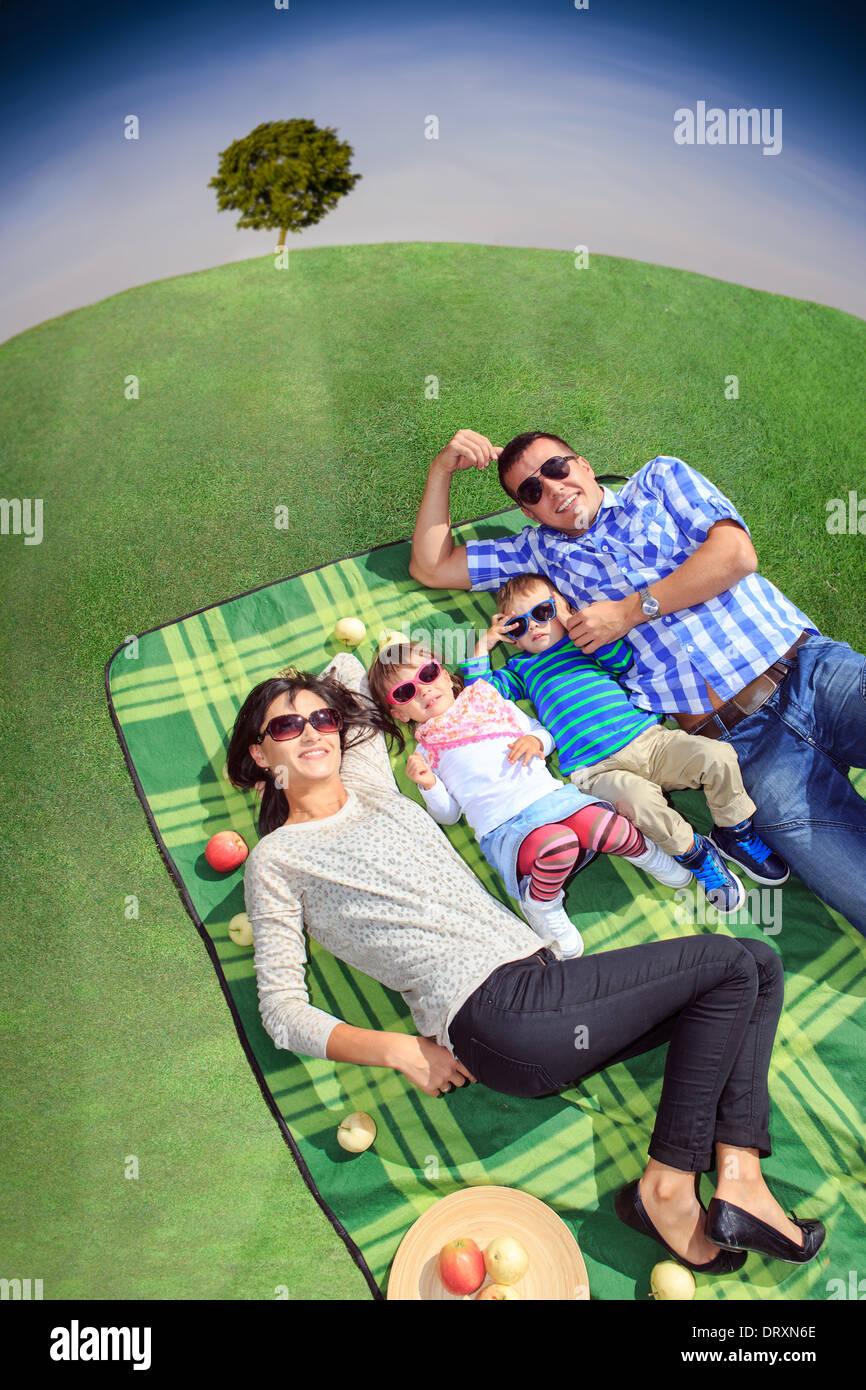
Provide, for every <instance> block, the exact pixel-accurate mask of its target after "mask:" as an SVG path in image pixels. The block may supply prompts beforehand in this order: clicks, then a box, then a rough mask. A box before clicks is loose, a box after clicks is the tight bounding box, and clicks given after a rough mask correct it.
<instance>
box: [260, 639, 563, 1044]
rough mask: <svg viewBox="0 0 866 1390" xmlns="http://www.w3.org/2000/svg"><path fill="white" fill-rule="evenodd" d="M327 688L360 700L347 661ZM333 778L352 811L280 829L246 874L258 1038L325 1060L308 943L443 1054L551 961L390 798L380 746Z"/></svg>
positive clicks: (351, 755) (352, 752)
mask: <svg viewBox="0 0 866 1390" xmlns="http://www.w3.org/2000/svg"><path fill="white" fill-rule="evenodd" d="M327 674H329V675H334V676H336V677H337V678H338V679H339V680H340V681H341V682H342V684H344V685H346V686H347V687H349V688H351V689H354V690H357V689H359V688H360V689H365V690H366V677H365V673H364V668H363V667H362V665H361V663H360V662H359V661H358V660H357V658H355V657H353V656H351V655H349V654H348V653H341V654H340V655H339V656H337V657H336V658H335V660H334V661H333V662H332V663H331V665H330V666H329V667H328V668H327ZM340 776H341V779H342V782H343V786H344V787H345V789H346V792H347V794H348V799H347V801H346V804H345V805H344V806H343V807H342V808H341V809H340V810H339V811H337V812H336V813H335V814H334V815H332V816H327V817H326V818H325V819H324V820H317V821H309V822H304V823H301V824H298V825H284V826H281V827H280V828H279V829H278V830H274V831H272V832H271V834H270V835H265V836H264V837H263V838H262V839H261V840H260V841H259V843H258V844H257V845H256V847H255V849H254V850H253V851H252V853H251V854H250V856H249V858H248V860H247V865H246V872H245V876H244V891H245V896H246V907H247V912H248V914H249V917H250V921H251V923H252V928H253V936H254V940H255V967H256V977H257V983H258V991H259V1006H260V1009H261V1015H262V1021H263V1023H264V1026H265V1029H266V1031H267V1032H268V1034H269V1035H270V1037H271V1038H272V1039H273V1040H274V1042H275V1044H276V1045H277V1047H284V1048H290V1049H291V1050H292V1051H294V1052H301V1053H304V1054H305V1055H307V1056H311V1057H326V1056H327V1051H326V1048H327V1042H328V1038H329V1036H330V1034H331V1031H332V1029H333V1028H334V1027H335V1026H336V1024H337V1023H339V1022H340V1020H339V1019H337V1018H335V1017H334V1016H333V1015H332V1014H328V1013H325V1012H324V1011H323V1010H322V1009H317V1008H315V1007H314V1006H313V1005H312V1004H311V1003H310V999H309V994H308V991H307V986H306V983H305V979H304V966H305V963H306V959H307V952H306V942H305V935H304V933H305V932H307V933H308V934H309V935H310V936H312V937H313V938H314V939H315V940H316V941H318V942H319V943H320V944H321V945H322V946H324V947H326V949H327V950H329V951H330V952H331V953H332V954H333V955H334V956H336V957H338V958H339V959H340V960H343V961H346V962H347V963H348V964H349V965H351V966H354V967H355V969H357V970H361V971H363V972H364V973H365V974H367V975H371V976H372V977H373V979H375V980H378V981H379V982H380V983H381V984H383V985H385V986H387V988H388V989H392V990H395V991H396V992H397V993H399V994H402V995H403V998H404V999H405V1000H406V1003H407V1005H408V1006H409V1009H410V1012H411V1014H412V1018H413V1020H414V1023H415V1026H416V1027H417V1029H418V1032H419V1034H421V1035H422V1036H424V1037H433V1038H435V1039H436V1041H437V1042H439V1043H441V1044H442V1045H443V1046H444V1047H448V1048H450V1041H449V1038H448V1024H449V1023H450V1021H451V1019H452V1018H453V1017H454V1015H455V1014H456V1013H457V1011H458V1010H459V1009H460V1007H461V1006H462V1005H463V1004H464V1003H465V1002H466V1000H467V999H468V998H469V996H470V994H472V993H473V992H474V991H475V990H476V989H477V988H478V986H479V985H481V984H482V983H483V982H484V980H485V979H486V978H487V976H488V975H489V974H490V973H491V972H492V971H493V970H495V969H496V968H497V966H499V965H503V964H505V963H506V962H507V961H512V960H522V959H523V958H524V957H526V956H530V955H532V954H533V953H534V952H535V951H537V950H539V948H540V947H541V946H542V945H548V946H549V947H550V949H551V950H553V951H554V952H555V954H557V955H558V954H559V948H558V946H557V945H556V944H555V943H554V942H553V941H550V942H544V941H542V940H540V939H539V937H538V936H537V935H536V934H535V932H534V931H533V930H532V929H531V927H529V926H528V925H527V924H526V923H525V922H523V921H522V920H521V919H520V918H519V917H515V916H514V914H513V913H512V912H509V911H508V909H507V908H505V907H503V906H502V904H501V903H499V902H497V901H496V899H495V898H493V897H491V896H490V894H489V893H488V892H487V890H486V889H485V888H484V887H483V886H482V884H481V882H480V881H479V879H477V878H476V876H475V875H474V874H473V873H472V871H471V869H469V867H468V866H467V865H466V864H465V863H464V861H463V860H462V859H461V858H460V855H459V854H457V852H456V850H454V849H453V848H452V846H451V845H450V844H449V842H448V840H447V839H446V838H445V836H444V835H443V833H442V831H441V830H440V829H439V827H438V826H437V825H436V824H435V822H434V821H433V820H432V818H431V817H430V815H428V813H427V811H426V810H425V809H424V808H423V807H422V806H419V805H418V803H417V802H415V801H412V800H410V799H409V798H408V797H406V796H404V795H403V794H402V792H400V791H399V789H398V787H397V784H396V782H395V781H394V777H393V774H392V772H391V767H390V764H389V762H388V754H387V750H386V748H385V742H384V739H383V738H382V737H381V735H376V737H375V738H373V739H370V740H368V741H367V742H365V743H362V744H361V745H360V746H359V747H357V748H354V749H349V750H348V751H347V752H346V753H345V754H344V755H343V761H342V764H341V768H340Z"/></svg>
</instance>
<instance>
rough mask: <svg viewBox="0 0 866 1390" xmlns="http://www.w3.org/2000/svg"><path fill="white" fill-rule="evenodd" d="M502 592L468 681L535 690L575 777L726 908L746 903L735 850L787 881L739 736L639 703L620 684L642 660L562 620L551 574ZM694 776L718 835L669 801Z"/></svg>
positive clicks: (755, 867) (534, 698)
mask: <svg viewBox="0 0 866 1390" xmlns="http://www.w3.org/2000/svg"><path fill="white" fill-rule="evenodd" d="M496 602H497V605H498V608H499V612H498V613H497V614H496V617H495V618H494V620H493V624H492V626H491V627H490V629H489V630H488V631H487V632H486V633H485V634H484V636H483V637H482V638H481V639H480V640H479V642H478V643H477V645H476V648H475V657H474V659H473V660H471V661H468V662H466V663H464V665H463V667H462V670H463V674H464V676H465V679H466V683H467V684H470V683H471V682H472V681H476V680H479V679H483V680H486V681H489V682H490V683H491V684H492V685H493V686H495V687H496V689H497V690H498V691H499V692H500V694H502V695H504V696H506V697H507V698H508V699H510V700H521V699H524V700H531V702H532V704H533V705H534V706H535V711H536V714H537V716H538V719H539V722H540V723H541V724H543V725H544V726H545V727H546V728H547V729H549V730H550V733H551V734H552V735H553V738H554V740H555V742H556V747H557V752H558V754H559V767H560V771H561V772H562V774H563V776H568V777H570V778H571V781H572V782H574V783H576V784H577V785H578V786H579V787H580V789H581V791H584V792H589V793H592V794H593V795H595V796H598V797H600V798H601V799H602V800H604V801H610V802H612V803H613V804H614V805H615V806H616V808H617V810H618V811H619V812H620V814H621V815H624V816H627V817H628V819H629V820H631V821H632V822H633V824H634V825H636V826H637V827H638V829H639V830H642V831H643V833H644V834H645V835H646V836H647V837H648V838H649V839H650V840H652V841H654V843H655V844H657V845H658V846H659V848H661V849H663V850H664V851H665V852H666V853H668V854H670V855H672V856H673V857H674V858H675V859H676V860H678V862H679V863H680V864H682V865H683V866H684V868H686V869H689V870H690V871H691V872H692V873H693V874H694V876H695V878H697V879H698V881H699V882H700V883H701V885H702V886H703V888H704V891H705V893H706V895H707V900H708V901H709V902H710V903H712V905H713V907H715V908H716V909H717V910H718V911H719V912H720V913H730V912H735V911H736V910H737V908H738V907H740V906H741V904H742V903H743V900H744V898H745V890H744V888H743V885H742V883H741V882H740V880H739V879H738V878H737V877H736V875H735V874H733V873H731V871H730V869H728V868H727V866H726V864H725V863H724V862H723V858H724V859H728V860H731V861H732V862H733V863H735V864H738V865H739V866H740V867H741V868H743V869H746V870H747V872H748V873H749V874H750V875H751V876H752V878H753V879H755V881H756V882H757V883H767V884H773V885H778V884H780V883H784V882H785V880H786V879H787V877H788V866H787V864H786V863H785V861H784V860H783V859H781V858H780V857H779V855H777V854H775V853H774V852H773V851H771V850H770V848H769V846H768V845H766V844H764V841H763V840H761V839H760V838H759V837H758V836H757V835H756V833H755V831H754V829H753V826H752V822H751V816H752V814H753V812H754V810H755V803H754V802H753V801H752V800H751V798H750V797H749V796H748V794H747V792H746V790H745V788H744V786H743V779H742V777H741V775H740V766H739V763H738V761H737V755H736V753H735V752H734V750H733V748H731V746H730V744H727V743H721V742H719V741H718V740H714V739H708V738H701V737H700V735H695V734H687V733H685V732H684V731H683V730H682V729H665V728H662V727H660V725H659V722H658V721H659V716H658V715H655V714H650V713H647V712H646V711H645V710H640V709H638V708H637V707H636V706H635V705H634V704H632V702H631V700H630V698H629V696H628V695H627V693H626V692H625V690H624V689H623V688H622V686H620V685H619V684H618V683H617V680H616V677H617V676H618V675H621V674H622V672H624V671H626V670H627V669H628V667H629V666H630V665H631V662H632V649H631V646H630V645H629V643H628V642H627V641H625V640H624V639H621V640H619V641H617V642H613V643H611V644H610V645H608V646H603V647H599V648H598V650H597V651H595V652H594V653H593V654H592V655H591V656H585V655H584V654H583V652H581V651H580V649H579V648H578V647H576V646H575V645H574V644H573V642H572V641H571V639H570V637H569V636H568V633H567V631H566V629H565V626H564V623H563V621H562V620H563V618H564V617H565V615H566V613H567V612H570V611H572V610H571V609H570V607H569V605H568V603H566V601H565V599H564V598H563V597H562V595H561V594H560V593H559V592H558V591H557V590H556V589H555V588H554V587H553V585H552V584H551V583H550V581H549V580H548V579H545V578H544V577H543V576H542V575H538V574H519V575H515V576H514V577H513V578H512V579H510V580H509V581H508V583H507V584H505V585H504V586H503V587H502V588H501V589H500V590H499V592H498V593H497V595H496ZM502 641H504V642H508V643H510V644H512V645H514V646H516V647H517V648H518V649H519V651H518V653H517V654H515V655H514V656H513V657H511V659H510V660H509V661H508V663H507V664H506V665H505V666H503V667H501V668H500V669H499V670H496V671H494V670H493V669H492V667H491V665H490V659H489V655H488V653H489V651H490V649H491V648H492V647H494V646H495V645H496V643H497V642H502ZM684 787H701V788H702V790H703V792H704V795H705V797H706V800H707V806H708V808H709V810H710V813H711V815H712V817H713V829H712V832H711V833H710V835H709V837H707V836H704V835H696V834H695V832H694V830H693V829H692V827H691V826H690V825H689V823H688V821H686V820H684V819H683V817H682V816H681V815H679V813H678V812H677V811H675V810H674V809H673V808H672V807H671V806H670V805H669V804H668V802H667V800H666V798H665V795H664V792H665V791H668V790H675V789H682V788H684Z"/></svg>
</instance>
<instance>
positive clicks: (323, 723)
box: [256, 709, 343, 743]
mask: <svg viewBox="0 0 866 1390" xmlns="http://www.w3.org/2000/svg"><path fill="white" fill-rule="evenodd" d="M305 724H309V725H310V727H311V728H313V729H315V731H316V733H317V734H338V733H339V732H340V730H341V729H342V727H343V717H342V715H341V714H340V711H339V710H336V709H314V710H313V711H312V713H311V714H310V716H309V718H307V719H305V718H304V716H303V715H302V714H278V715H277V716H276V717H275V718H274V719H271V720H270V721H269V722H268V724H267V727H266V728H265V729H263V730H262V732H261V733H260V734H259V736H258V738H257V739H256V743H264V741H265V739H266V738H267V736H268V734H270V736H271V738H272V739H273V740H274V742H275V743H285V742H286V741H287V740H288V739H290V738H298V737H299V735H300V734H302V733H303V730H304V725H305Z"/></svg>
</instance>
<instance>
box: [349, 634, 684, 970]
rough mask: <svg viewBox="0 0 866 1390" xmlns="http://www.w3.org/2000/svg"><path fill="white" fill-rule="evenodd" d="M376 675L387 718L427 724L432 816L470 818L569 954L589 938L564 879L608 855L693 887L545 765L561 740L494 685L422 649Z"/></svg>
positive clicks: (529, 913)
mask: <svg viewBox="0 0 866 1390" xmlns="http://www.w3.org/2000/svg"><path fill="white" fill-rule="evenodd" d="M368 678H369V683H370V693H371V694H372V696H373V698H374V699H375V700H376V702H377V704H378V705H379V707H380V709H381V710H382V711H383V713H384V714H385V715H386V716H387V717H390V718H391V719H393V720H396V721H397V722H398V723H399V724H409V723H414V724H415V738H416V740H417V743H418V752H416V753H413V754H412V756H411V757H410V758H409V760H408V762H407V764H406V771H407V773H408V775H409V777H411V779H412V781H413V782H415V783H416V784H417V786H418V787H419V788H420V790H421V795H422V796H423V798H424V803H425V805H426V807H427V810H428V811H429V812H430V814H431V815H432V816H433V818H434V819H435V820H437V821H438V822H439V824H440V825H453V824H454V823H455V822H456V821H458V820H459V819H460V816H461V815H464V816H465V817H466V819H467V821H468V822H469V825H470V826H471V827H472V829H473V831H474V832H475V836H476V839H477V840H478V844H479V847H480V849H481V852H482V854H483V855H484V857H485V859H487V861H488V863H490V864H492V866H493V868H494V869H496V871H497V873H499V874H500V875H501V877H502V879H503V880H504V882H505V886H506V888H507V889H508V892H509V893H510V894H511V896H512V897H513V898H518V899H519V901H520V906H521V908H522V911H523V915H524V916H525V918H526V920H527V922H528V923H529V925H530V926H531V927H532V928H533V930H534V931H536V932H537V933H538V935H539V936H541V937H542V938H543V939H544V940H548V941H549V940H551V939H555V940H556V941H558V942H559V945H560V947H561V950H562V955H563V958H564V959H569V958H571V957H574V956H579V955H581V953H582V951H583V941H582V939H581V936H580V933H579V932H578V931H577V928H576V927H575V926H574V925H573V924H572V922H571V921H570V919H569V918H568V916H567V915H566V913H565V911H564V910H563V906H562V904H563V898H564V894H563V891H562V888H563V884H564V883H565V880H566V879H567V878H568V876H569V874H571V873H572V872H573V871H575V870H577V869H582V868H583V867H584V865H585V864H588V863H589V861H590V859H592V858H594V856H595V855H596V854H597V853H604V854H619V855H622V856H623V857H624V858H626V859H629V860H631V862H632V863H633V864H635V865H637V866H638V867H639V868H642V869H645V870H646V871H647V873H649V874H651V875H652V876H653V877H654V878H656V879H658V881H659V882H660V883H665V884H668V885H669V886H670V887H678V886H679V887H681V886H683V885H684V884H686V883H688V882H689V880H690V878H691V874H690V873H689V872H688V871H687V870H686V869H684V868H682V866H681V865H679V864H677V863H675V862H674V860H673V859H671V858H670V857H669V856H668V855H667V854H664V853H663V852H662V850H660V849H659V848H658V847H657V846H656V845H653V844H652V843H651V842H649V841H648V840H646V839H645V838H644V836H643V835H642V834H641V832H640V831H639V830H637V829H636V828H635V826H633V825H632V824H631V822H630V821H628V820H626V819H625V817H624V816H620V815H618V814H617V813H616V811H615V810H614V809H613V807H612V806H611V805H610V803H609V802H603V801H599V800H598V799H597V798H594V797H592V796H588V795H586V793H584V792H582V791H580V790H579V789H578V788H577V787H576V786H573V785H570V786H569V785H565V784H563V783H561V782H557V781H556V779H555V778H554V777H553V776H551V774H550V772H549V771H548V770H547V767H546V765H545V762H544V759H545V758H546V757H547V756H548V755H549V754H550V753H551V752H552V751H553V747H554V742H553V738H552V736H551V735H550V734H549V733H548V731H547V730H546V729H545V728H544V727H543V725H541V724H539V723H538V722H537V720H535V719H530V718H529V716H528V715H526V714H524V713H523V711H522V710H521V709H519V708H518V707H517V705H515V704H514V703H513V701H511V700H506V699H504V698H503V697H502V696H501V695H500V694H499V692H498V691H496V690H495V689H494V688H493V686H491V685H489V684H488V683H487V682H486V681H477V682H476V683H475V684H473V685H470V686H468V687H467V688H465V689H464V688H462V682H461V680H460V677H459V676H454V675H452V674H451V673H450V672H448V671H446V670H444V669H443V668H442V666H441V665H440V663H439V662H438V661H436V660H435V659H434V658H433V656H432V655H431V653H430V651H429V649H428V648H427V647H424V646H422V645H420V644H418V643H403V644H400V645H396V644H395V645H393V646H389V647H385V648H383V649H382V651H381V652H380V653H379V655H378V657H377V658H376V660H375V661H374V662H373V665H372V666H371V668H370V671H369V673H368Z"/></svg>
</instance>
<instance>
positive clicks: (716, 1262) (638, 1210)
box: [613, 1173, 747, 1274]
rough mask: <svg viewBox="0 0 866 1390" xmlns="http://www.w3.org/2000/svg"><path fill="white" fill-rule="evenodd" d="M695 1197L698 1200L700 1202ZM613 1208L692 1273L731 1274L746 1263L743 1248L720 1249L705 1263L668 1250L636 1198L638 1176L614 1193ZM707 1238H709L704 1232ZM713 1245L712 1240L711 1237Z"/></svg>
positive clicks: (621, 1218)
mask: <svg viewBox="0 0 866 1390" xmlns="http://www.w3.org/2000/svg"><path fill="white" fill-rule="evenodd" d="M699 1180H700V1175H699V1174H697V1173H696V1174H695V1195H696V1196H697V1194H698V1182H699ZM700 1200H701V1199H700V1197H699V1196H698V1201H699V1202H700ZM701 1205H703V1204H701ZM613 1206H614V1211H615V1212H616V1214H617V1216H618V1217H619V1219H620V1221H623V1222H624V1223H625V1225H626V1226H630V1227H631V1229H632V1230H633V1231H637V1232H638V1233H639V1234H640V1235H642V1236H650V1237H651V1238H652V1239H653V1240H655V1241H658V1243H659V1245H661V1246H662V1247H663V1248H664V1249H665V1250H667V1252H668V1254H669V1255H670V1257H671V1259H672V1260H676V1261H677V1263H678V1264H681V1265H685V1267H686V1269H690V1270H692V1271H693V1272H694V1273H695V1274H733V1272H734V1270H737V1269H742V1267H743V1265H744V1264H745V1263H746V1258H747V1256H746V1252H745V1250H722V1251H720V1252H719V1254H718V1255H716V1257H715V1259H713V1260H710V1261H709V1263H708V1264H703V1265H696V1264H692V1262H691V1260H687V1259H686V1257H685V1255H678V1254H677V1252H676V1250H672V1249H671V1247H670V1246H669V1245H668V1243H667V1241H666V1240H665V1238H664V1236H661V1235H659V1233H658V1231H657V1230H656V1228H655V1226H654V1225H653V1223H652V1222H651V1221H650V1219H649V1217H648V1215H647V1212H646V1207H645V1206H644V1204H643V1202H642V1201H641V1199H640V1179H638V1181H637V1182H630V1183H626V1185H625V1187H621V1188H620V1189H619V1192H617V1194H616V1196H615V1198H614V1201H613ZM707 1237H708V1239H712V1237H711V1236H710V1234H709V1231H708V1232H707ZM713 1244H714V1245H715V1244H716V1242H715V1240H713Z"/></svg>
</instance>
